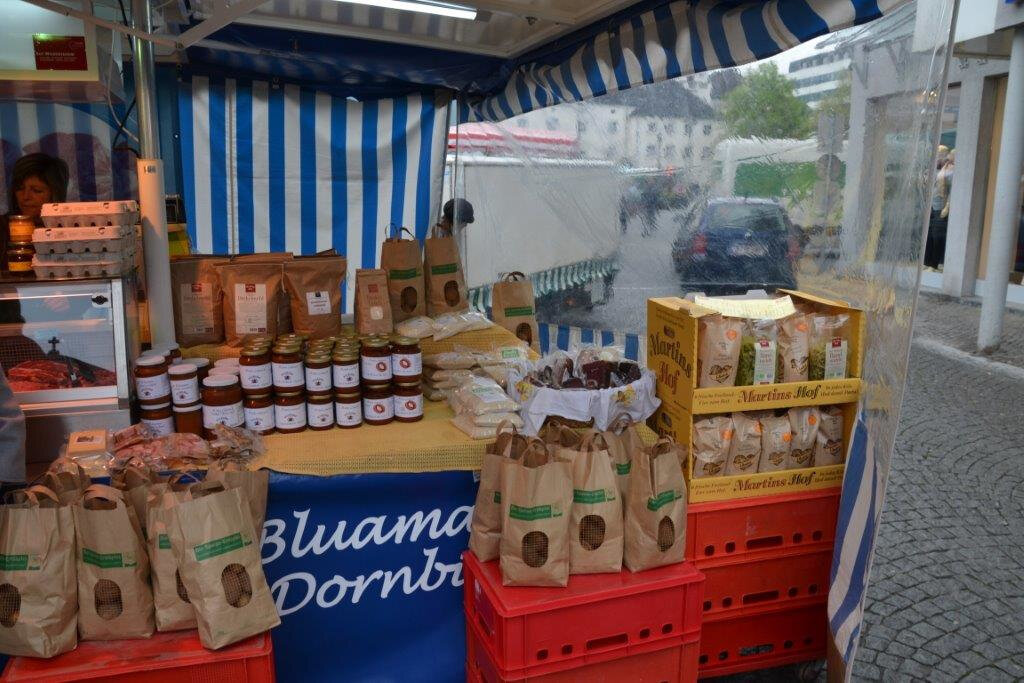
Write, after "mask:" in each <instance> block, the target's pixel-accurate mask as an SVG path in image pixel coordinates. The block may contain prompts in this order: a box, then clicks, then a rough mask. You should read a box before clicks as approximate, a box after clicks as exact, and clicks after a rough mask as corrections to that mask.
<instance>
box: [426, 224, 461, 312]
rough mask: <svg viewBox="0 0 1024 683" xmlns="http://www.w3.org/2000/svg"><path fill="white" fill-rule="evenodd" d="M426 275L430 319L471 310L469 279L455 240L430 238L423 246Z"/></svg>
mask: <svg viewBox="0 0 1024 683" xmlns="http://www.w3.org/2000/svg"><path fill="white" fill-rule="evenodd" d="M423 271H424V275H425V277H426V285H427V287H426V288H427V315H429V316H430V317H431V318H434V317H436V316H439V315H441V314H442V313H460V312H462V311H466V310H469V299H468V295H467V292H466V277H465V274H464V272H463V270H462V259H461V258H459V246H458V245H457V244H456V243H455V239H454V238H453V237H428V238H427V239H426V240H424V242H423Z"/></svg>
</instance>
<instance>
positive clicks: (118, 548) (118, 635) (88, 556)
mask: <svg viewBox="0 0 1024 683" xmlns="http://www.w3.org/2000/svg"><path fill="white" fill-rule="evenodd" d="M72 510H73V511H74V517H75V535H76V538H77V541H78V632H79V635H80V636H81V638H82V640H121V639H122V638H149V637H150V636H151V635H153V630H154V624H153V592H152V590H151V589H150V587H149V558H148V556H147V555H146V549H145V546H144V545H143V543H142V530H141V528H140V527H139V522H138V519H137V518H136V517H135V512H134V510H133V509H132V507H131V506H130V505H128V504H127V503H126V502H125V500H124V497H123V495H122V493H121V492H120V491H118V490H117V489H115V488H113V487H111V486H104V485H102V484H93V485H92V486H90V487H89V488H88V489H86V491H85V495H84V496H82V501H81V502H80V503H78V504H76V505H75V506H74V507H73V508H72Z"/></svg>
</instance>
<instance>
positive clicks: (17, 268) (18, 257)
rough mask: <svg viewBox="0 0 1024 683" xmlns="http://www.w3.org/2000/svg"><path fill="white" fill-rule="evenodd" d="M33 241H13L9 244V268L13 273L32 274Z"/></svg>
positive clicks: (34, 251)
mask: <svg viewBox="0 0 1024 683" xmlns="http://www.w3.org/2000/svg"><path fill="white" fill-rule="evenodd" d="M35 253H36V250H35V249H34V248H33V247H32V243H31V242H29V243H22V242H11V243H9V244H8V245H7V270H8V272H10V274H11V275H19V276H20V275H32V273H33V272H34V271H33V270H32V257H33V256H35Z"/></svg>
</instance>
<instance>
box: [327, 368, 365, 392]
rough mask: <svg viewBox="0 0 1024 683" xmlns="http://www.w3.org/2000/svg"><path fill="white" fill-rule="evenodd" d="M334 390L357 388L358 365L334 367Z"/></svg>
mask: <svg viewBox="0 0 1024 683" xmlns="http://www.w3.org/2000/svg"><path fill="white" fill-rule="evenodd" d="M333 374H334V388H335V389H348V388H351V387H357V386H359V363H355V362H353V363H351V364H349V365H335V366H334V373H333Z"/></svg>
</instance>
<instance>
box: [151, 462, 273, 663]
mask: <svg viewBox="0 0 1024 683" xmlns="http://www.w3.org/2000/svg"><path fill="white" fill-rule="evenodd" d="M215 483H216V482H215ZM196 489H197V487H193V488H192V495H193V500H187V501H182V502H180V503H178V504H177V505H175V506H174V507H173V508H172V520H171V534H170V536H171V549H172V550H173V552H174V557H175V559H176V560H177V562H178V571H179V572H180V573H181V581H182V583H184V584H185V590H186V591H187V592H188V596H189V599H190V600H191V601H192V606H193V607H194V608H195V612H196V621H197V622H198V624H199V641H200V642H201V643H202V644H203V646H204V647H206V648H209V649H211V650H217V649H220V648H222V647H225V646H227V645H230V644H232V643H236V642H238V641H239V640H243V639H245V638H248V637H250V636H254V635H256V634H257V633H263V632H264V631H267V630H269V629H271V628H273V627H274V626H277V625H278V624H280V623H281V619H280V618H279V617H278V615H277V608H276V607H275V606H274V601H273V598H271V596H270V587H269V586H268V585H267V579H266V576H265V575H264V574H263V567H262V565H261V564H260V551H259V547H260V546H259V542H258V541H256V540H255V539H254V537H253V533H252V530H253V520H252V515H251V514H250V513H249V506H248V505H247V504H246V502H245V501H244V500H243V499H242V492H241V490H240V489H228V490H226V491H225V490H221V491H215V492H213V493H208V494H207V495H202V497H196V496H197V495H199V493H205V491H202V485H200V486H199V489H200V492H199V493H197V491H196ZM207 490H210V489H207Z"/></svg>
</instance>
